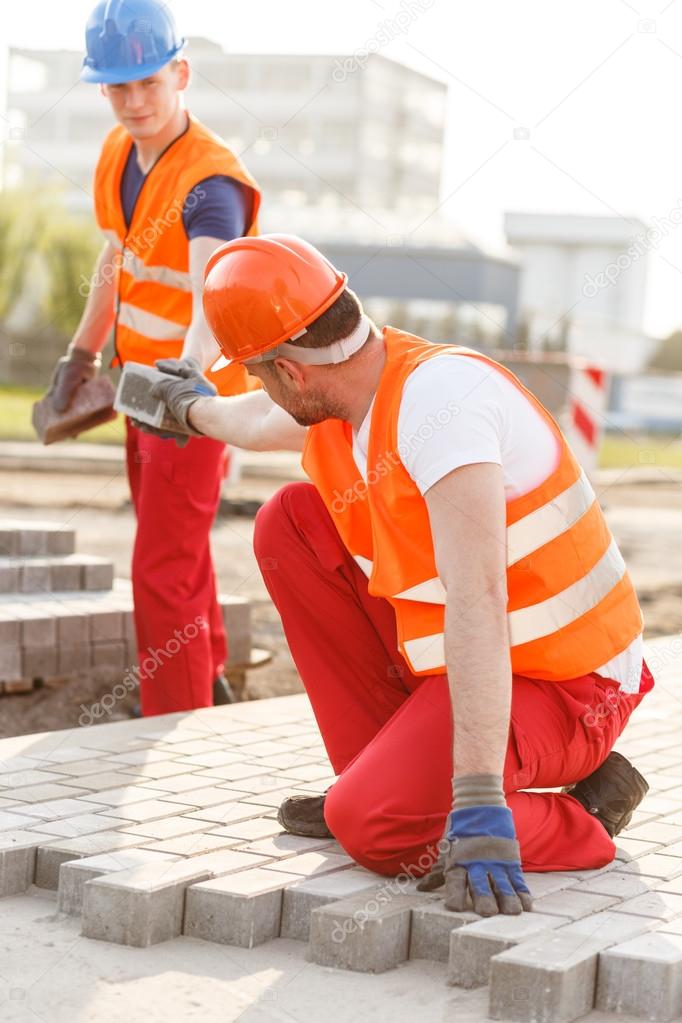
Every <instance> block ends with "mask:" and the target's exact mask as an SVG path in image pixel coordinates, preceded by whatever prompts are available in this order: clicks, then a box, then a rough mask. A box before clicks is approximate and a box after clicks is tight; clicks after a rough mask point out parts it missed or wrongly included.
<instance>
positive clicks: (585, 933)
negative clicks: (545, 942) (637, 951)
mask: <svg viewBox="0 0 682 1023" xmlns="http://www.w3.org/2000/svg"><path fill="white" fill-rule="evenodd" d="M651 928H652V921H651V920H650V919H649V918H648V917H645V916H636V915H634V914H633V913H616V912H614V910H612V909H606V910H603V911H602V912H601V913H594V914H593V915H592V916H587V917H583V919H582V920H573V921H572V922H571V923H569V924H565V925H564V926H563V927H562V928H561V934H562V935H564V936H568V937H571V936H576V935H578V936H580V937H586V938H595V939H598V940H600V941H602V942H603V943H604V948H607V947H608V946H609V945H617V944H618V942H621V941H627V940H628V938H634V937H636V935H638V934H644V933H645V931H648V930H651Z"/></svg>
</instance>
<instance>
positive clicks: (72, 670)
mask: <svg viewBox="0 0 682 1023" xmlns="http://www.w3.org/2000/svg"><path fill="white" fill-rule="evenodd" d="M90 667H92V647H91V645H90V644H89V643H78V644H75V645H69V646H59V647H58V648H57V674H58V675H75V674H77V673H78V672H79V671H87V670H88V669H89V668H90Z"/></svg>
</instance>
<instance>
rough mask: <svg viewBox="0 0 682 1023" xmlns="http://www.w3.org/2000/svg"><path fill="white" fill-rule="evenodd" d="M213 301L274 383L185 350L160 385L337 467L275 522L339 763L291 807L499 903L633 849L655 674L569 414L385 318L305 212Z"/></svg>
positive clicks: (245, 432) (171, 397)
mask: <svg viewBox="0 0 682 1023" xmlns="http://www.w3.org/2000/svg"><path fill="white" fill-rule="evenodd" d="M204 311H205V315H206V320H207V322H208V324H209V326H210V328H211V330H212V331H213V334H214V336H215V338H216V340H217V341H218V344H219V345H220V348H221V350H222V352H223V355H224V356H225V358H226V359H228V360H229V361H230V362H236V363H240V364H242V365H244V366H246V368H247V370H248V372H249V373H251V374H253V375H254V376H256V377H258V379H259V380H260V381H261V383H262V385H263V388H264V389H263V390H259V391H253V392H251V393H248V394H244V395H240V396H236V397H206V396H204V395H205V393H206V392H205V381H204V379H203V377H202V375H201V372H200V371H199V368H198V366H197V365H195V364H193V363H192V360H187V359H183V360H177V361H176V362H175V363H173V362H172V361H166V362H165V363H164V364H163V367H161V368H163V370H164V373H165V376H164V378H163V380H162V381H161V382H159V383H158V384H156V385H155V387H154V393H155V394H156V395H157V396H158V397H161V398H163V399H164V401H165V402H166V404H167V406H168V408H169V410H170V411H171V412H172V414H173V415H174V416H175V417H176V418H177V419H179V420H180V421H181V422H183V423H184V424H186V425H187V427H188V429H189V430H190V431H191V432H193V433H196V434H203V435H206V436H209V437H213V438H215V439H218V440H221V441H226V442H228V443H230V444H235V445H236V446H238V447H243V448H250V449H254V450H275V449H288V450H300V451H302V453H303V457H302V461H303V466H304V468H305V470H306V472H307V473H308V475H309V477H310V479H311V481H312V483H294V484H290V485H288V486H285V487H283V488H282V489H281V490H280V491H279V492H278V493H277V494H276V495H275V496H274V497H273V498H272V499H271V500H270V501H269V502H268V503H267V504H266V505H265V506H264V507H263V508H262V509H261V511H260V512H259V514H258V517H257V520H256V531H255V550H256V555H257V558H258V561H259V564H260V566H261V570H262V572H263V576H264V579H265V582H266V585H267V587H268V590H269V592H270V595H271V597H272V599H273V601H274V603H275V604H276V606H277V608H278V611H279V613H280V615H281V618H282V623H283V626H284V630H285V633H286V637H287V640H288V643H289V646H290V648H291V652H292V655H293V658H294V660H295V662H296V665H297V668H298V670H299V672H300V675H301V678H302V680H303V683H304V685H305V688H306V691H307V693H308V696H309V698H310V701H311V704H312V707H313V710H314V712H315V716H316V719H317V722H318V725H319V728H320V731H321V733H322V737H323V740H324V743H325V746H326V749H327V752H328V754H329V758H330V761H331V763H332V765H333V768H334V770H335V772H336V773H337V774H338V778H337V781H336V782H335V784H334V785H333V786H332V787H331V788H330V789H329V790H328V791H327V793H326V795H325V796H314V797H312V796H311V797H296V798H290V799H287V800H285V801H284V803H283V804H282V806H281V808H280V811H279V820H280V822H281V824H282V825H283V827H285V828H286V829H287V830H289V831H292V832H294V833H297V834H303V835H320V834H323V835H324V834H329V833H331V834H332V835H334V836H335V838H336V839H337V840H338V841H339V843H340V844H341V845H342V846H343V847H344V849H346V850H347V852H348V853H349V854H350V855H351V856H352V857H354V859H355V860H357V862H358V863H360V864H362V865H363V866H365V867H367V868H369V869H371V870H375V871H378V872H379V873H381V874H385V875H390V876H394V875H397V874H402V873H405V872H407V873H410V874H411V875H412V876H415V877H416V876H419V877H421V880H420V882H419V887H420V889H421V890H430V889H433V888H438V887H440V886H442V885H445V902H446V905H447V906H448V908H450V909H453V910H462V909H465V908H467V907H470V906H473V908H474V910H475V911H476V912H478V913H480V914H482V915H490V914H493V913H496V912H502V913H520V912H521V911H522V910H524V909H530V908H531V898H530V893H529V890H528V887H527V885H526V882H525V880H524V874H523V871H524V870H527V871H549V870H582V869H592V868H596V867H601V866H603V865H605V864H607V863H609V862H610V861H611V860H612V859H613V857H614V854H615V847H614V843H613V838H614V836H615V835H616V834H618V832H619V831H620V830H621V829H622V828H623V827H625V826H626V825H627V823H628V821H629V820H630V817H631V815H632V813H633V811H634V809H635V808H636V807H637V805H638V804H639V802H640V801H641V799H642V798H643V796H644V794H645V792H646V790H647V787H648V786H647V784H646V782H645V781H644V779H643V778H642V776H641V775H640V774H639V772H638V771H636V769H635V768H634V767H633V766H632V765H631V764H630V763H629V762H628V761H627V760H625V758H624V757H622V756H620V755H619V754H617V753H614V752H612V747H613V745H614V743H615V742H616V740H617V739H618V736H619V735H620V734H621V732H622V731H623V728H624V727H625V725H626V724H627V721H628V719H629V717H630V714H631V713H632V712H633V710H634V709H635V707H637V705H638V704H639V703H640V701H641V700H642V699H643V697H644V694H645V693H646V692H648V691H649V690H650V689H651V688H652V686H653V684H654V683H653V678H652V676H651V674H650V672H649V670H648V668H647V666H646V664H645V663H644V660H643V653H642V650H643V648H642V616H641V612H640V608H639V604H638V601H637V597H636V595H635V592H634V589H633V586H632V582H631V580H630V577H629V575H628V573H627V570H626V567H625V564H624V562H623V559H622V557H621V554H620V552H619V550H618V547H617V546H616V543H615V541H614V539H613V537H612V536H611V533H610V531H609V528H608V526H607V524H606V521H605V519H604V516H603V513H602V511H601V508H600V506H599V504H598V502H597V500H596V498H595V495H594V493H593V491H592V488H591V487H590V484H589V482H588V481H587V479H586V477H585V475H584V473H583V472H582V470H581V468H580V465H579V464H578V462H577V461H576V458H575V456H574V455H573V453H572V451H571V449H570V448H569V446H568V444H567V442H566V440H565V438H564V436H563V434H562V433H561V430H560V428H559V426H558V424H557V423H556V421H555V420H554V419H553V418H552V416H551V415H550V414H549V412H547V410H546V409H545V408H544V407H543V406H542V404H541V403H540V402H539V401H538V400H537V399H536V398H535V397H534V396H533V395H532V394H531V393H530V392H529V391H528V390H527V389H526V388H525V387H524V386H523V385H522V384H521V383H520V382H519V380H518V379H517V378H516V377H515V376H514V374H513V373H511V372H510V371H509V370H507V369H505V368H504V367H503V366H501V365H499V364H498V363H496V362H495V361H494V360H492V359H490V358H488V357H487V356H485V355H483V354H481V353H479V352H476V351H473V350H471V349H468V348H463V347H460V346H458V345H455V344H432V343H430V342H428V341H425V340H423V339H421V338H418V337H414V336H413V335H410V334H407V333H405V332H403V331H400V330H396V329H394V328H392V327H384V328H383V330H379V329H377V327H376V326H375V325H374V324H373V323H372V322H371V320H369V319H368V317H367V316H366V315H365V314H364V312H363V310H362V307H361V305H360V303H359V301H358V299H357V298H356V296H355V295H354V294H353V292H352V291H350V290H349V289H348V287H347V282H346V275H345V274H343V273H341V272H339V271H338V270H336V269H335V268H334V267H333V266H332V265H331V264H330V263H329V262H328V261H327V260H326V259H325V258H324V257H323V256H322V254H321V253H320V252H318V251H317V250H316V249H315V248H313V247H312V246H311V245H309V244H307V243H306V242H304V241H302V240H301V239H300V238H295V237H292V236H288V235H269V236H267V235H265V236H261V237H255V238H239V239H235V240H234V241H230V242H228V243H227V244H225V245H223V246H222V247H221V248H220V249H218V250H217V251H216V252H215V253H214V254H213V256H212V257H211V258H210V260H209V262H208V264H207V268H206V279H205V288H204ZM202 389H203V391H204V395H202V393H201V392H202ZM597 707H600V708H602V707H607V708H608V713H603V714H602V713H599V714H597V713H595V708H597ZM548 788H563V791H558V792H547V791H532V790H534V789H536V790H537V789H548Z"/></svg>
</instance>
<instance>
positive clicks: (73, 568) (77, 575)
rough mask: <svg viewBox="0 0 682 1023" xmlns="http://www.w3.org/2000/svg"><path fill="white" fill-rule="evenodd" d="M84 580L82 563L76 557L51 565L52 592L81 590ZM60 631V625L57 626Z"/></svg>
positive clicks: (56, 561) (61, 559)
mask: <svg viewBox="0 0 682 1023" xmlns="http://www.w3.org/2000/svg"><path fill="white" fill-rule="evenodd" d="M82 578H83V571H82V568H81V564H80V561H79V560H78V558H76V557H72V558H71V559H69V558H60V559H56V560H54V561H53V562H52V563H51V565H50V586H49V589H50V590H57V591H59V590H62V591H67V590H80V589H81V584H82ZM57 630H59V625H57Z"/></svg>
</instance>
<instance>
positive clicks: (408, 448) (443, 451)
mask: <svg viewBox="0 0 682 1023" xmlns="http://www.w3.org/2000/svg"><path fill="white" fill-rule="evenodd" d="M373 407H374V402H372V405H371V406H370V409H369V411H368V413H367V415H366V417H365V419H364V420H363V422H362V423H361V425H360V427H359V429H358V430H357V431H355V430H354V431H353V457H354V458H355V461H356V463H357V466H358V469H359V470H360V472H361V474H362V476H363V478H364V479H365V480H366V479H367V448H368V442H369V428H370V419H371V415H372V409H373ZM398 451H399V454H400V457H401V459H402V461H403V464H404V465H405V468H406V469H407V471H408V473H409V474H410V476H411V477H412V479H413V480H414V481H415V483H416V484H417V487H418V488H419V490H420V492H421V493H422V494H425V493H426V491H427V490H428V489H429V488H430V487H432V486H433V485H434V483H437V482H438V480H440V479H442V478H443V477H444V476H447V474H448V473H449V472H452V471H453V469H457V468H459V467H460V466H462V465H471V464H473V463H476V462H494V463H495V464H496V465H500V466H501V467H502V473H503V479H504V489H505V497H506V499H507V500H511V499H513V498H515V497H519V496H521V495H522V494H526V493H528V491H529V490H532V489H533V488H534V487H537V486H539V484H540V483H542V482H543V480H545V479H547V477H548V476H549V475H550V473H552V472H553V471H554V470H555V469H556V467H557V464H558V461H559V456H560V452H561V448H560V445H559V442H558V440H557V438H556V437H555V436H554V433H553V432H552V430H551V429H550V427H549V426H548V425H547V423H546V421H545V420H544V418H543V417H542V416H541V415H540V413H539V412H538V411H537V409H536V408H535V406H534V405H532V404H531V402H530V401H528V399H527V398H526V396H525V395H524V394H523V392H522V391H520V390H519V389H518V387H516V385H515V384H513V383H512V382H511V381H510V380H508V379H507V377H505V376H504V375H503V374H502V373H500V372H499V371H498V370H497V369H495V367H494V366H490V365H489V364H488V363H485V362H480V361H478V360H476V359H467V358H453V357H452V356H450V355H443V356H436V357H435V358H433V359H428V360H427V361H426V362H423V363H422V364H421V365H419V366H417V368H416V369H415V370H413V372H412V373H411V374H410V375H409V377H408V378H407V380H406V382H405V386H404V388H403V396H402V399H401V402H400V411H399V414H398ZM642 656H643V646H642V637H641V636H639V637H638V638H637V639H636V640H634V641H633V643H631V644H630V646H629V647H628V648H627V649H626V650H624V651H623V652H622V653H621V654H619V655H618V656H617V657H615V658H613V660H611V661H609V662H608V664H605V665H602V667H600V668H599V669H597V670H598V672H599V674H601V675H603V676H605V677H606V678H613V679H616V680H617V681H618V682H620V684H621V688H622V689H623V690H624V691H626V692H635V693H636V692H638V691H639V682H640V676H641V673H642Z"/></svg>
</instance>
